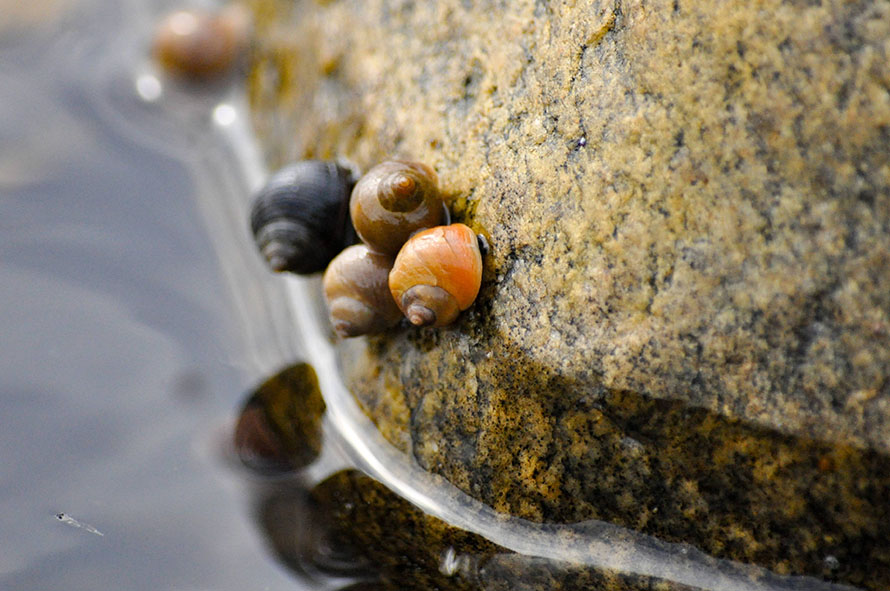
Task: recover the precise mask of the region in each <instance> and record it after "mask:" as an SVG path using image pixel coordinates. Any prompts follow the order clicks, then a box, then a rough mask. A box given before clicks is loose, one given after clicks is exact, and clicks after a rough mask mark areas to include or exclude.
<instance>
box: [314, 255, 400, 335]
mask: <svg viewBox="0 0 890 591" xmlns="http://www.w3.org/2000/svg"><path fill="white" fill-rule="evenodd" d="M392 264H393V259H392V257H390V256H389V255H385V254H381V253H379V252H374V251H372V250H370V249H369V248H368V247H367V246H366V245H364V244H357V245H354V246H350V247H349V248H347V249H346V250H344V251H343V252H341V253H340V254H339V255H337V257H336V258H335V259H334V260H333V261H331V264H330V265H328V268H327V270H326V271H325V273H324V278H323V279H322V285H323V288H324V297H325V302H326V303H327V305H328V311H329V313H330V317H331V324H333V325H334V331H335V332H336V333H337V334H338V335H340V336H341V337H355V336H359V335H363V334H369V333H373V332H380V331H382V330H385V329H387V328H389V327H390V326H393V325H394V324H396V323H397V322H398V321H399V320H400V319H401V318H402V313H401V311H400V310H399V307H398V306H397V305H396V303H395V301H394V300H393V299H392V295H391V294H390V291H389V286H388V276H389V271H390V269H391V268H392Z"/></svg>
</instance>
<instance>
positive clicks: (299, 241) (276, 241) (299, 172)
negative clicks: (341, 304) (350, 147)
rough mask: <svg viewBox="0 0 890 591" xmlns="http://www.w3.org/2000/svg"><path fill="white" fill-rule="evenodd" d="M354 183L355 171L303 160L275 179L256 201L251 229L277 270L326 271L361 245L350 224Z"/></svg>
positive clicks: (320, 161)
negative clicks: (351, 246)
mask: <svg viewBox="0 0 890 591" xmlns="http://www.w3.org/2000/svg"><path fill="white" fill-rule="evenodd" d="M353 185H355V174H354V172H353V171H351V170H349V169H347V168H344V167H343V166H340V165H339V164H336V163H334V162H326V161H322V160H304V161H301V162H297V163H295V164H291V165H289V166H286V167H284V168H282V169H281V170H279V171H278V172H276V173H275V174H273V175H272V176H271V177H269V180H268V182H267V183H266V185H265V186H264V187H263V188H262V189H260V191H259V193H257V195H256V197H255V198H254V202H253V209H252V210H251V214H250V227H251V230H252V231H253V236H254V240H255V241H256V244H257V247H258V248H259V250H260V252H261V253H262V255H263V257H264V258H265V259H266V261H268V263H269V266H270V267H271V268H272V270H274V271H277V272H281V271H290V272H292V273H297V274H300V275H306V274H310V273H317V272H319V271H323V270H324V268H325V267H326V266H327V264H328V263H329V262H330V261H331V259H333V258H334V257H335V256H337V253H339V252H340V251H341V250H342V249H343V247H344V246H347V245H348V244H351V243H352V242H354V241H355V240H354V231H353V229H352V224H351V223H350V221H349V194H350V192H351V191H352V187H353Z"/></svg>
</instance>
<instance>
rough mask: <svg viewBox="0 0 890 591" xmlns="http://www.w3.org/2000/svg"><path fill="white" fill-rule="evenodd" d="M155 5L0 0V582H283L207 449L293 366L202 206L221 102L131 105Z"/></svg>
mask: <svg viewBox="0 0 890 591" xmlns="http://www.w3.org/2000/svg"><path fill="white" fill-rule="evenodd" d="M169 6H170V3H160V2H148V1H143V2H135V1H130V2H122V1H118V0H105V1H104V2H100V1H90V0H77V1H74V0H69V1H62V0H58V1H55V2H52V1H47V0H35V1H34V2H31V3H30V4H28V3H25V2H20V1H19V0H0V335H2V336H0V346H2V351H0V589H4V590H35V589H41V590H54V589H59V590H62V589H64V590H66V591H71V590H78V589H84V590H87V589H89V590H91V591H93V590H96V589H146V590H149V589H151V590H157V589H221V590H225V589H232V590H235V589H238V590H243V589H291V590H292V589H299V588H301V585H300V584H299V583H297V582H296V581H295V580H294V579H293V578H292V577H290V576H289V575H288V574H287V573H286V572H285V570H284V568H283V567H281V566H279V565H278V564H276V562H275V561H274V559H273V558H272V557H271V555H270V554H269V553H268V551H267V550H266V548H265V542H264V541H263V537H262V535H261V533H260V532H259V531H258V528H257V526H256V524H255V523H254V521H253V519H252V517H251V513H250V511H249V510H247V509H248V508H247V503H248V501H247V498H248V497H247V495H245V491H244V488H245V486H246V480H245V479H244V478H243V475H242V474H240V473H239V472H238V470H236V469H235V468H233V466H232V465H230V463H229V462H227V460H226V458H225V454H224V453H223V452H222V451H221V450H222V448H223V445H222V441H223V440H225V438H226V436H227V433H228V432H229V428H230V423H231V421H232V419H233V415H234V414H235V413H236V412H237V408H238V406H239V404H240V401H241V399H242V398H243V396H244V393H245V392H246V391H247V390H249V389H250V388H251V387H252V386H253V385H254V384H255V383H256V382H257V381H258V380H260V379H261V378H262V376H264V375H265V374H267V373H269V372H270V371H274V369H275V368H276V367H278V366H280V365H282V364H284V363H286V362H289V361H291V360H293V358H294V357H295V356H296V354H297V352H296V351H294V350H292V349H291V347H292V346H291V345H288V344H287V343H289V342H291V341H288V340H286V339H283V338H281V337H280V335H277V334H276V332H275V331H276V329H275V322H276V321H275V319H273V318H267V317H265V316H263V314H264V312H263V311H264V309H265V308H266V306H265V305H264V304H265V303H266V299H267V295H265V293H264V292H263V279H262V278H263V277H264V274H263V273H262V269H261V268H260V264H259V261H258V259H256V258H255V255H254V253H253V252H252V251H251V250H250V249H248V248H246V247H245V246H244V245H245V244H246V241H247V236H246V228H244V229H243V232H241V228H236V229H232V228H230V227H220V226H219V225H214V222H213V217H212V215H210V214H208V212H209V211H212V210H213V207H212V204H213V201H214V199H216V198H218V197H219V196H220V195H226V194H232V193H233V192H237V191H239V190H242V191H243V190H244V186H243V185H239V184H238V180H237V178H236V177H235V176H233V173H232V172H231V171H230V169H229V168H228V167H227V166H226V153H225V151H224V149H223V148H220V147H218V145H219V142H218V136H217V135H216V133H217V132H216V129H215V127H214V125H213V121H212V119H211V118H210V116H209V115H210V113H212V108H213V105H214V104H216V103H217V102H219V101H221V100H222V99H224V98H225V97H226V96H227V94H228V93H231V92H232V91H231V90H230V88H229V87H227V86H226V85H224V84H223V85H219V86H217V87H215V88H213V89H210V90H204V91H200V92H197V93H196V92H195V91H194V90H193V89H187V88H177V87H174V86H168V85H167V84H166V81H163V80H162V81H161V82H162V83H163V85H164V86H163V93H162V96H154V95H156V94H157V87H156V86H154V85H153V84H152V83H151V81H152V80H153V79H152V78H151V76H148V77H147V78H146V77H144V78H142V79H141V80H142V90H143V94H146V95H147V96H148V97H149V98H152V99H154V100H153V101H145V100H143V99H142V98H140V96H139V93H138V92H137V82H138V81H139V80H140V78H139V75H140V72H142V73H145V72H150V71H151V64H149V63H147V62H146V59H145V47H146V44H147V39H148V35H149V32H150V28H151V23H152V22H153V21H154V19H155V18H156V16H157V15H158V14H160V13H163V12H164V11H165V10H166V9H167V8H169ZM146 81H148V82H147V83H146ZM227 112H228V111H223V113H224V114H225V113H227ZM232 217H234V216H232ZM220 233H222V234H223V235H222V236H221V235H220ZM227 252H234V253H241V252H243V253H244V255H243V258H241V259H237V257H236V260H229V258H227V255H226V253H227ZM251 274H254V275H255V276H256V277H258V278H259V279H257V280H256V282H255V284H254V283H253V282H252V281H249V283H251V286H248V287H243V286H239V285H238V281H237V279H236V277H243V278H246V279H249V278H250V277H251ZM264 298H266V299H264Z"/></svg>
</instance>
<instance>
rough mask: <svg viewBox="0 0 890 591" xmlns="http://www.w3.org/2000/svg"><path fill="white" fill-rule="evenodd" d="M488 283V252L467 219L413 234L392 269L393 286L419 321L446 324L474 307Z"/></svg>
mask: <svg viewBox="0 0 890 591" xmlns="http://www.w3.org/2000/svg"><path fill="white" fill-rule="evenodd" d="M481 283H482V253H481V252H480V250H479V242H478V239H477V237H476V235H475V234H474V233H473V231H472V230H471V229H470V228H468V227H467V226H465V225H463V224H452V225H450V226H437V227H435V228H430V229H428V230H424V231H422V232H418V233H417V234H415V235H414V236H412V237H411V238H410V239H409V240H408V241H407V242H406V243H405V245H404V246H403V247H402V250H401V251H399V255H398V256H397V257H396V260H395V263H394V264H393V269H392V271H390V273H389V288H390V291H391V292H392V297H393V298H394V299H395V301H396V303H397V304H398V306H399V308H400V309H401V310H402V313H403V314H404V315H405V316H406V317H407V318H408V320H409V321H411V324H414V325H415V326H445V325H446V324H450V323H451V322H453V321H454V319H455V318H457V315H458V314H460V313H461V311H463V310H466V309H467V308H469V307H470V305H471V304H472V303H473V301H474V300H475V299H476V295H478V293H479V287H480V285H481Z"/></svg>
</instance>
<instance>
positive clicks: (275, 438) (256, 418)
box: [234, 363, 325, 474]
mask: <svg viewBox="0 0 890 591" xmlns="http://www.w3.org/2000/svg"><path fill="white" fill-rule="evenodd" d="M324 408H325V407H324V400H322V397H321V390H319V389H318V378H317V377H316V375H315V370H313V369H312V367H311V366H310V365H308V364H306V363H298V364H296V365H292V366H290V367H288V368H286V369H284V370H282V371H281V372H279V373H277V374H275V375H274V376H272V377H271V378H269V379H268V380H266V381H265V382H264V383H263V384H262V385H261V386H260V387H259V388H257V389H256V391H255V392H254V393H253V395H252V396H251V397H250V398H249V399H248V400H247V403H246V404H245V405H244V409H243V410H242V411H241V415H240V416H239V418H238V423H237V425H236V426H235V436H234V443H235V451H236V453H237V454H238V457H239V458H240V459H241V461H242V462H244V464H245V465H247V466H248V467H249V468H252V469H253V470H255V471H257V472H260V473H270V474H275V473H286V472H291V471H293V470H296V469H298V468H303V467H305V466H307V465H309V464H310V463H311V462H312V461H313V460H315V459H316V458H317V457H318V454H319V453H320V451H321V435H322V433H321V415H322V413H324Z"/></svg>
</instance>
